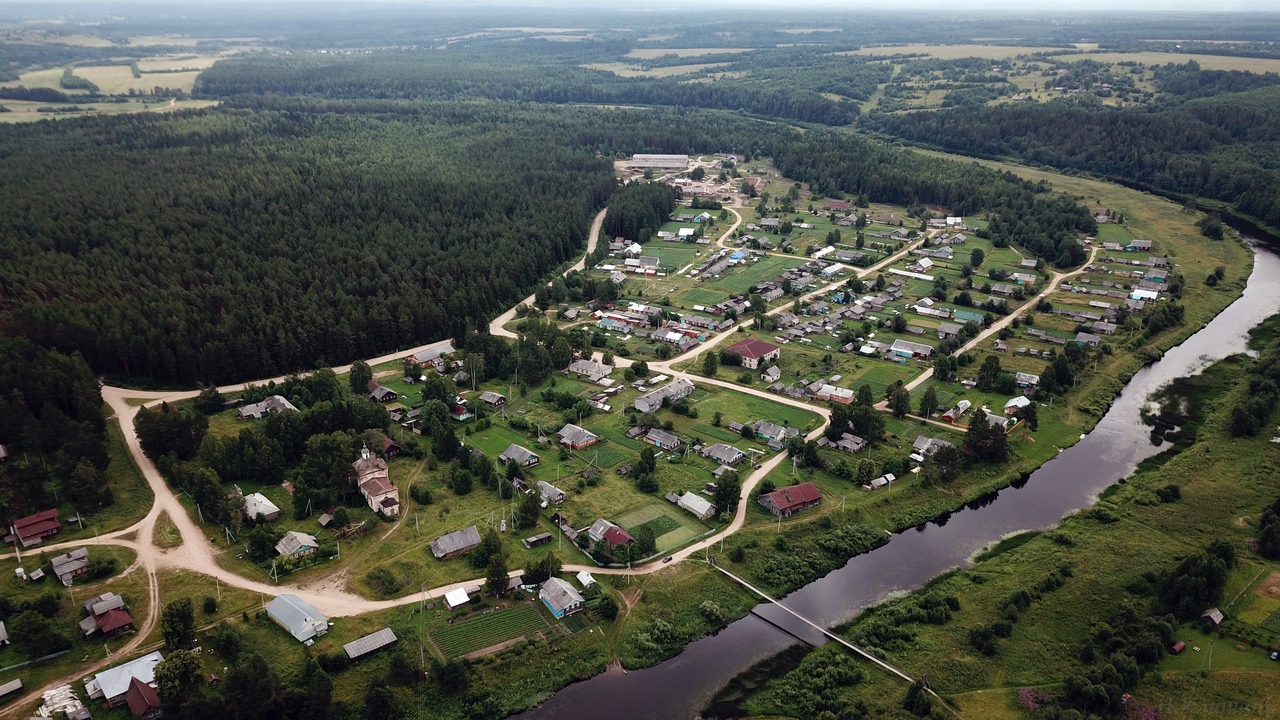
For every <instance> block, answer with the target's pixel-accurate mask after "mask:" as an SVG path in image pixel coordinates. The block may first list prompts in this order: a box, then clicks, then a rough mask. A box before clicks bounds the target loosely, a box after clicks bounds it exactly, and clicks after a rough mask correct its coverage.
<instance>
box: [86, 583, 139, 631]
mask: <svg viewBox="0 0 1280 720" xmlns="http://www.w3.org/2000/svg"><path fill="white" fill-rule="evenodd" d="M84 609H85V612H86V613H88V614H87V615H86V616H85V618H84V619H83V620H81V621H80V630H81V631H82V632H83V633H84V634H85V635H92V634H94V633H95V632H101V633H102V634H103V635H108V636H110V635H113V634H116V633H121V632H125V631H128V630H132V629H133V617H132V616H130V615H129V613H128V611H126V610H125V609H124V598H122V597H120V596H119V595H117V594H115V593H113V592H107V593H103V594H101V595H95V596H94V597H91V598H89V599H88V600H86V601H85V602H84Z"/></svg>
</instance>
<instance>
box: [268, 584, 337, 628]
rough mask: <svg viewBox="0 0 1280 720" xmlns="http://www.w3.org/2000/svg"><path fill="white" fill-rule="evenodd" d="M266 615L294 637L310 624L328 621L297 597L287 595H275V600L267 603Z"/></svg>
mask: <svg viewBox="0 0 1280 720" xmlns="http://www.w3.org/2000/svg"><path fill="white" fill-rule="evenodd" d="M267 614H268V615H270V616H271V618H272V619H273V620H275V621H276V622H277V623H279V624H281V625H283V626H285V627H286V628H287V629H288V630H289V632H290V633H292V634H294V635H295V636H296V635H297V634H298V633H300V632H302V631H303V630H305V629H306V627H307V626H308V625H310V624H312V623H315V622H326V623H327V622H328V621H329V618H328V617H326V616H324V615H322V614H320V611H319V610H317V609H315V607H313V606H312V605H311V604H310V603H308V602H307V601H305V600H303V599H302V598H300V597H298V596H297V595H289V594H286V595H277V596H276V599H275V600H272V601H271V602H269V603H267Z"/></svg>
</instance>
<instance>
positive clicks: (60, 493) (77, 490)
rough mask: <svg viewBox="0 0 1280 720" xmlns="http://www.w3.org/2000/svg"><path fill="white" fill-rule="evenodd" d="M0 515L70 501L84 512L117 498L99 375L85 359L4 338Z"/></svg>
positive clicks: (0, 342)
mask: <svg viewBox="0 0 1280 720" xmlns="http://www.w3.org/2000/svg"><path fill="white" fill-rule="evenodd" d="M0 387H2V388H6V389H7V390H6V394H5V395H4V396H3V397H0V438H3V439H4V450H5V453H6V454H7V459H6V461H5V462H3V463H0V516H3V517H5V518H18V517H22V516H24V515H29V514H31V513H35V512H39V511H41V510H44V509H46V508H48V507H50V506H52V505H54V504H55V499H61V500H63V501H66V502H68V503H71V504H72V505H73V506H75V507H76V509H77V510H78V511H80V512H83V513H85V514H88V513H91V512H93V511H94V510H97V509H99V508H101V507H104V506H106V505H110V504H111V502H112V496H111V490H110V488H109V487H108V486H107V484H106V483H105V482H104V481H103V471H104V470H106V469H107V465H108V462H109V460H108V457H107V451H106V447H105V445H104V435H105V432H106V423H105V422H104V421H103V418H102V411H101V407H102V394H101V392H100V391H99V389H98V379H97V378H96V377H94V374H93V371H92V370H90V369H89V366H88V364H87V363H85V361H84V358H82V357H79V356H67V355H63V354H61V353H57V352H52V351H49V350H45V349H43V348H40V347H37V346H36V345H34V344H32V343H31V342H29V341H27V340H23V339H20V338H5V337H0Z"/></svg>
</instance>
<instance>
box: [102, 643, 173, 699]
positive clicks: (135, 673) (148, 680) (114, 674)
mask: <svg viewBox="0 0 1280 720" xmlns="http://www.w3.org/2000/svg"><path fill="white" fill-rule="evenodd" d="M163 661H164V656H163V655H161V654H160V651H159V650H157V651H155V652H153V653H149V654H147V655H143V656H142V657H140V658H138V659H137V660H130V661H129V662H127V663H125V664H123V665H117V666H116V667H113V668H111V669H110V670H103V671H102V672H100V673H98V674H97V675H94V676H93V677H92V678H91V679H88V680H85V681H84V691H85V693H87V694H88V695H89V699H90V700H102V701H103V702H105V703H106V704H107V706H108V707H116V706H118V705H123V704H124V702H125V693H127V692H128V691H129V685H131V684H132V683H133V681H134V680H135V679H136V680H138V681H139V682H142V683H145V684H147V685H151V684H152V683H154V682H155V681H156V665H159V664H160V663H161V662H163Z"/></svg>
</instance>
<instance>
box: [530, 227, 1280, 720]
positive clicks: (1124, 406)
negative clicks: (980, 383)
mask: <svg viewBox="0 0 1280 720" xmlns="http://www.w3.org/2000/svg"><path fill="white" fill-rule="evenodd" d="M1189 281H1191V282H1195V280H1194V279H1189ZM1277 310H1280V256H1277V255H1276V254H1275V253H1273V252H1272V251H1270V250H1268V249H1266V248H1263V247H1257V248H1256V249H1255V252H1254V268H1253V273H1252V275H1250V277H1249V283H1248V286H1247V287H1246V289H1245V292H1244V294H1243V296H1242V297H1241V298H1240V299H1238V300H1237V301H1236V302H1235V303H1233V304H1231V305H1230V306H1229V307H1228V308H1227V309H1226V310H1224V311H1223V312H1222V313H1220V314H1219V315H1218V316H1217V317H1216V318H1214V319H1213V320H1212V321H1211V322H1210V323H1209V324H1208V325H1206V326H1205V327H1204V328H1202V329H1201V330H1200V331H1199V332H1197V333H1196V334H1194V335H1192V336H1191V337H1190V338H1188V339H1187V340H1186V341H1185V342H1184V343H1183V344H1181V345H1179V346H1177V347H1176V348H1173V349H1172V350H1170V351H1169V352H1168V353H1166V354H1165V356H1164V357H1163V358H1162V359H1161V360H1159V361H1158V362H1156V363H1154V364H1152V365H1150V366H1148V367H1146V368H1144V369H1142V370H1141V371H1139V372H1138V373H1137V374H1136V375H1134V377H1133V378H1132V379H1131V380H1130V381H1129V384H1128V385H1126V386H1125V389H1124V391H1123V392H1122V394H1121V395H1120V396H1119V397H1118V398H1116V401H1115V403H1114V404H1113V405H1112V406H1111V409H1110V410H1109V411H1108V412H1107V414H1106V415H1105V416H1104V417H1103V418H1102V420H1101V421H1100V422H1099V423H1098V425H1097V426H1096V427H1095V428H1094V429H1093V431H1092V432H1090V433H1089V434H1088V435H1087V436H1086V437H1085V438H1084V439H1083V440H1081V441H1080V442H1079V443H1077V444H1075V445H1073V446H1072V447H1070V448H1068V449H1066V450H1065V451H1063V452H1062V453H1061V454H1059V455H1058V457H1056V458H1054V459H1052V460H1050V461H1049V462H1047V463H1045V464H1044V465H1043V466H1041V467H1040V468H1039V469H1038V470H1036V471H1035V472H1034V473H1032V474H1031V476H1030V477H1029V478H1027V481H1026V482H1025V483H1019V484H1018V486H1016V487H1010V488H1007V489H1005V490H1003V491H1001V492H1000V493H998V494H997V495H996V496H995V497H994V498H987V499H986V500H985V502H981V503H977V502H975V503H972V504H971V505H970V506H968V507H966V508H964V509H962V510H960V511H958V512H956V513H953V514H951V515H949V516H946V517H943V518H939V519H938V520H936V521H934V522H930V523H927V524H925V525H921V526H919V527H916V528H913V529H910V530H907V531H904V532H902V533H899V534H897V535H895V536H894V537H893V538H892V540H891V541H890V542H889V543H888V544H887V545H884V546H882V547H880V548H877V549H876V550H873V551H872V552H869V553H866V554H865V555H859V556H857V557H855V558H852V559H851V560H850V561H849V562H848V563H847V564H846V565H845V566H844V567H842V568H840V569H839V570H836V571H834V572H832V573H830V574H828V575H827V576H825V577H822V578H820V579H818V580H815V581H814V582H812V583H810V584H809V585H806V586H805V587H803V588H801V589H799V590H797V591H795V592H794V593H792V594H790V595H788V596H787V597H786V598H785V600H784V602H785V603H786V605H787V606H788V607H790V608H792V609H794V610H795V611H797V612H799V613H800V614H802V615H804V616H806V617H808V618H810V619H811V620H813V621H814V622H816V623H818V624H821V625H828V626H830V625H835V624H838V623H841V622H843V621H846V620H848V619H850V618H852V617H853V616H854V615H855V614H857V613H858V612H859V611H860V610H862V609H863V608H866V607H868V606H870V605H873V604H875V603H877V602H880V601H882V600H883V599H884V598H885V597H886V596H888V595H889V594H890V593H894V592H900V591H906V590H910V589H912V588H916V587H919V586H920V585H922V584H924V583H925V582H926V581H928V580H929V579H930V578H933V577H936V576H937V575H939V574H941V573H943V572H945V571H947V570H949V569H952V568H955V567H960V566H967V565H968V564H969V558H971V557H972V556H973V555H974V554H975V553H976V552H977V551H978V550H980V549H981V548H983V547H984V546H986V545H988V544H989V543H991V542H993V541H995V540H998V539H1000V538H1001V537H1003V536H1006V535H1008V534H1010V533H1014V532H1017V531H1019V530H1028V529H1044V528H1049V527H1052V526H1054V525H1056V524H1057V523H1058V522H1059V521H1060V520H1061V519H1062V518H1063V516H1064V515H1066V514H1068V513H1071V512H1074V511H1076V510H1080V509H1082V508H1085V507H1088V506H1089V505H1091V504H1093V502H1094V501H1095V500H1096V498H1097V496H1098V494H1099V493H1101V492H1102V490H1103V489H1105V488H1106V487H1107V486H1109V485H1111V484H1113V483H1115V482H1116V481H1118V480H1120V479H1121V478H1123V477H1125V476H1126V475H1128V474H1129V473H1130V472H1132V471H1133V469H1134V468H1135V467H1136V466H1137V464H1138V463H1139V462H1141V461H1142V460H1144V459H1145V458H1147V457H1150V456H1152V455H1154V454H1156V453H1158V452H1159V451H1160V448H1158V447H1156V446H1154V445H1152V444H1151V439H1150V433H1149V428H1148V427H1146V426H1145V425H1143V423H1142V421H1141V419H1140V417H1139V413H1140V411H1141V409H1142V406H1143V405H1144V404H1145V403H1146V400H1147V397H1148V396H1149V395H1150V394H1151V393H1152V392H1154V391H1155V390H1157V389H1159V388H1160V387H1161V386H1163V385H1165V384H1166V383H1168V382H1170V381H1172V380H1173V379H1175V378H1179V377H1183V376H1186V375H1191V374H1194V373H1196V372H1199V371H1200V370H1202V369H1204V368H1205V367H1206V366H1208V365H1209V364H1211V363H1212V362H1214V361H1216V360H1218V359H1221V358H1223V357H1226V356H1227V355H1230V354H1233V353H1238V352H1242V351H1244V350H1246V342H1247V340H1248V331H1249V330H1250V329H1251V328H1253V327H1254V326H1255V325H1257V324H1258V323H1259V322H1261V321H1262V320H1264V319H1266V318H1267V317H1269V316H1270V315H1272V314H1274V313H1276V312H1277ZM762 617H763V618H768V621H766V620H765V619H762ZM798 625H799V623H798V622H797V621H796V620H794V619H793V618H791V617H790V616H789V615H787V614H786V613H785V612H784V611H782V610H779V609H778V608H776V607H773V606H772V605H768V604H766V605H760V606H757V607H756V608H755V610H754V611H753V612H752V613H751V614H748V615H747V616H746V617H744V618H742V619H740V620H738V621H736V622H734V623H732V624H730V625H729V626H728V627H726V628H724V629H723V630H721V631H720V632H719V633H717V634H715V635H713V636H710V637H706V638H703V639H701V640H698V641H697V642H694V643H692V644H690V645H689V646H688V647H687V648H685V650H684V651H683V652H682V653H680V654H679V655H677V656H676V657H674V658H672V659H670V660H667V661H666V662H664V663H662V664H660V665H657V666H654V667H651V668H646V669H644V670H633V671H630V672H626V673H624V672H623V671H622V670H620V669H618V668H617V667H612V668H610V669H609V671H608V672H605V673H603V674H601V675H597V676H595V677H593V678H591V679H590V680H586V681H583V682H580V683H575V684H573V685H570V686H569V687H567V688H565V689H564V690H561V691H560V692H559V693H557V694H556V695H555V696H554V697H552V698H551V699H550V700H548V701H547V702H545V703H544V704H543V705H542V706H540V707H538V708H535V709H534V710H530V711H528V712H526V713H523V714H521V715H519V716H517V717H518V718H521V720H533V719H535V718H539V719H540V718H555V719H562V718H563V719H568V718H574V719H576V718H579V717H582V715H583V711H584V709H585V708H590V714H592V715H599V716H606V717H610V718H613V719H614V720H649V719H653V720H674V719H677V718H694V717H696V716H698V713H699V710H700V709H702V708H704V707H706V706H707V704H708V702H709V701H710V699H711V697H712V696H713V695H714V694H715V693H716V692H717V691H719V690H720V688H722V687H724V686H725V684H726V683H728V682H729V680H730V679H732V678H733V677H734V676H736V675H738V674H739V673H741V672H743V671H745V670H747V669H748V668H750V667H751V666H752V665H754V664H755V663H757V662H759V661H761V660H764V659H766V658H768V657H770V656H773V655H775V654H777V653H779V652H781V651H783V650H785V649H786V648H788V647H789V646H791V645H794V644H795V643H796V642H797V640H796V637H795V636H799V637H803V638H806V639H813V640H814V641H815V642H816V641H817V639H814V638H812V637H811V636H812V635H815V634H816V633H814V632H813V631H812V630H809V631H807V632H806V630H805V629H804V628H802V627H797V626H798ZM778 626H781V627H785V628H788V629H789V630H790V631H791V633H793V634H794V636H793V634H789V633H788V632H784V631H783V630H781V629H779V627H778Z"/></svg>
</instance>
